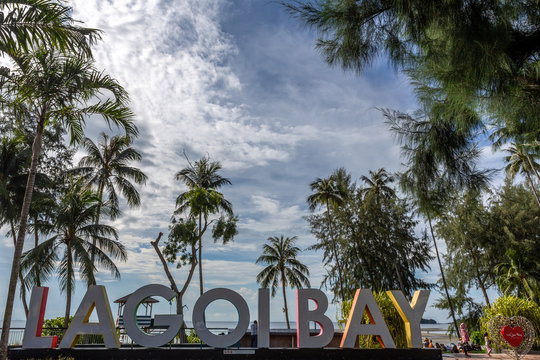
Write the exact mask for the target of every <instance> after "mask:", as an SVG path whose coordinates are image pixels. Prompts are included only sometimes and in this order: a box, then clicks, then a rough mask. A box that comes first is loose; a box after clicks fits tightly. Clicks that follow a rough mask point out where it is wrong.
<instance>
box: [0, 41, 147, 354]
mask: <svg viewBox="0 0 540 360" xmlns="http://www.w3.org/2000/svg"><path fill="white" fill-rule="evenodd" d="M17 64H18V68H17V69H16V70H14V71H13V72H11V73H9V74H6V73H2V74H0V84H1V85H3V88H2V91H3V94H4V99H3V100H4V101H6V98H9V100H10V103H9V104H7V105H9V106H10V107H11V108H13V109H15V114H16V115H18V116H19V117H24V115H25V114H27V113H28V112H30V113H31V114H32V115H33V116H35V117H36V118H37V125H36V129H35V137H34V142H33V145H32V160H31V163H30V170H29V175H28V181H27V185H26V192H25V196H24V200H23V203H22V206H21V216H20V220H19V229H18V233H17V243H16V246H15V251H14V255H13V263H12V268H11V275H10V282H9V288H8V296H7V300H6V310H5V313H4V321H3V325H2V329H3V330H4V331H2V337H1V340H0V358H5V357H6V353H7V341H8V335H9V331H8V329H9V325H10V323H11V315H12V311H13V300H14V296H15V292H16V287H17V274H18V273H19V265H20V258H21V254H22V249H23V246H24V238H25V235H26V226H27V222H28V214H29V211H30V204H31V202H32V193H33V190H34V184H35V180H36V173H37V168H38V161H39V155H40V153H41V149H42V141H43V131H44V129H45V126H46V124H57V125H59V126H63V127H64V128H66V129H67V130H68V131H69V132H70V135H71V141H72V143H75V142H79V141H81V140H82V138H83V128H84V125H85V123H86V121H87V119H88V117H89V116H91V115H97V116H101V117H102V118H104V119H105V121H106V122H107V123H108V124H114V125H116V126H119V127H122V128H123V129H125V131H126V132H127V133H130V134H136V133H137V128H136V127H135V126H134V124H133V121H132V119H133V113H132V112H131V111H130V110H129V108H128V107H127V102H128V96H127V93H126V91H125V90H124V88H123V87H122V86H120V85H119V84H118V82H116V80H114V79H113V78H111V77H110V76H108V75H106V74H104V73H103V72H101V71H98V70H97V69H96V68H95V67H94V64H93V62H92V61H90V60H89V59H88V58H84V57H80V56H79V57H70V56H65V55H59V54H54V53H53V52H50V51H45V50H38V51H36V52H35V53H32V54H25V55H20V56H18V57H17ZM102 91H107V92H108V93H109V94H111V95H112V97H113V98H112V99H111V98H105V99H104V98H103V96H102V98H101V100H99V99H98V98H97V96H98V95H100V94H102ZM90 101H92V103H90ZM4 105H5V104H4ZM7 105H5V106H7ZM23 110H24V111H23ZM21 121H24V118H21Z"/></svg>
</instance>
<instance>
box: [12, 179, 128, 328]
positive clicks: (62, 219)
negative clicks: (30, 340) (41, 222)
mask: <svg viewBox="0 0 540 360" xmlns="http://www.w3.org/2000/svg"><path fill="white" fill-rule="evenodd" d="M110 210H111V207H110V206H109V204H107V203H105V204H102V203H101V201H100V198H99V196H98V194H96V193H95V192H93V191H92V189H90V188H88V187H86V185H85V184H84V182H83V181H82V179H79V180H78V181H73V182H72V184H71V185H70V187H69V189H68V191H67V192H66V193H65V194H64V195H63V196H62V197H61V198H60V199H59V201H58V204H57V205H56V207H55V209H54V216H53V219H54V220H53V222H52V223H50V224H48V226H46V227H44V228H45V229H44V231H45V232H46V233H47V234H48V235H49V236H50V238H49V239H47V240H45V241H44V242H42V243H41V244H39V245H38V246H37V247H36V248H34V249H32V250H30V251H28V252H26V253H25V254H24V256H23V259H22V261H21V268H22V270H23V271H24V272H25V273H27V278H26V280H25V282H26V283H27V284H29V285H33V284H35V283H36V280H37V279H36V277H35V276H36V274H39V278H40V281H42V282H44V281H46V280H47V279H48V278H49V277H50V275H52V274H53V273H55V272H56V274H57V277H58V280H59V282H60V290H61V291H62V292H64V293H65V294H66V296H67V301H66V311H65V318H64V327H67V325H68V320H69V315H70V311H71V295H72V294H73V291H74V290H75V274H76V273H79V274H80V277H81V279H82V280H84V281H86V282H87V283H88V284H95V271H96V267H101V268H104V269H107V270H110V271H111V274H112V275H113V276H114V277H115V278H117V279H118V278H120V273H119V272H118V268H117V267H116V265H115V263H114V260H113V259H120V260H121V261H125V260H126V258H127V255H126V250H125V248H124V246H123V245H122V244H121V243H120V242H119V241H118V232H117V231H116V229H115V228H113V227H111V226H109V225H104V224H95V219H96V216H97V213H98V211H102V212H105V213H106V212H108V211H110ZM95 241H96V242H95ZM94 242H95V243H94ZM90 254H94V255H95V263H93V262H92V260H91V256H90Z"/></svg>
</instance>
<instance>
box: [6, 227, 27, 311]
mask: <svg viewBox="0 0 540 360" xmlns="http://www.w3.org/2000/svg"><path fill="white" fill-rule="evenodd" d="M9 224H10V226H11V235H12V236H13V247H15V245H17V237H16V235H15V224H13V220H10V221H9ZM19 281H20V282H21V300H22V303H23V307H24V315H25V316H26V318H27V319H28V304H27V303H26V287H25V286H24V279H23V276H22V272H21V270H20V269H19Z"/></svg>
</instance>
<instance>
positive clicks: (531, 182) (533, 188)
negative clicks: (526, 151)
mask: <svg viewBox="0 0 540 360" xmlns="http://www.w3.org/2000/svg"><path fill="white" fill-rule="evenodd" d="M525 175H527V179H528V180H529V185H530V186H531V189H532V191H533V194H534V197H535V198H536V202H537V203H538V206H540V198H538V193H537V192H536V188H535V187H534V183H533V181H532V178H531V175H530V174H529V172H527V171H525Z"/></svg>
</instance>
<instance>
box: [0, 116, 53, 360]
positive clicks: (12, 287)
mask: <svg viewBox="0 0 540 360" xmlns="http://www.w3.org/2000/svg"><path fill="white" fill-rule="evenodd" d="M44 126H45V119H44V118H40V119H39V121H38V124H37V129H36V136H35V138H34V143H33V145H32V163H31V165H30V174H29V175H28V181H27V183H26V191H25V194H24V201H23V205H22V209H21V218H20V224H19V231H18V234H17V244H16V246H15V251H14V253H13V262H12V265H11V274H10V278H9V287H8V294H7V299H6V309H5V312H4V321H3V323H2V336H1V338H0V360H4V359H6V358H7V347H8V342H9V329H10V326H11V316H12V315H13V302H14V300H15V293H16V292H17V279H18V275H19V268H20V264H21V255H22V251H23V247H24V237H25V236H26V225H27V222H28V214H29V212H30V204H31V203H32V193H33V191H34V184H35V181H36V173H37V166H38V160H39V155H40V154H41V146H42V141H43V128H44Z"/></svg>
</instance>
